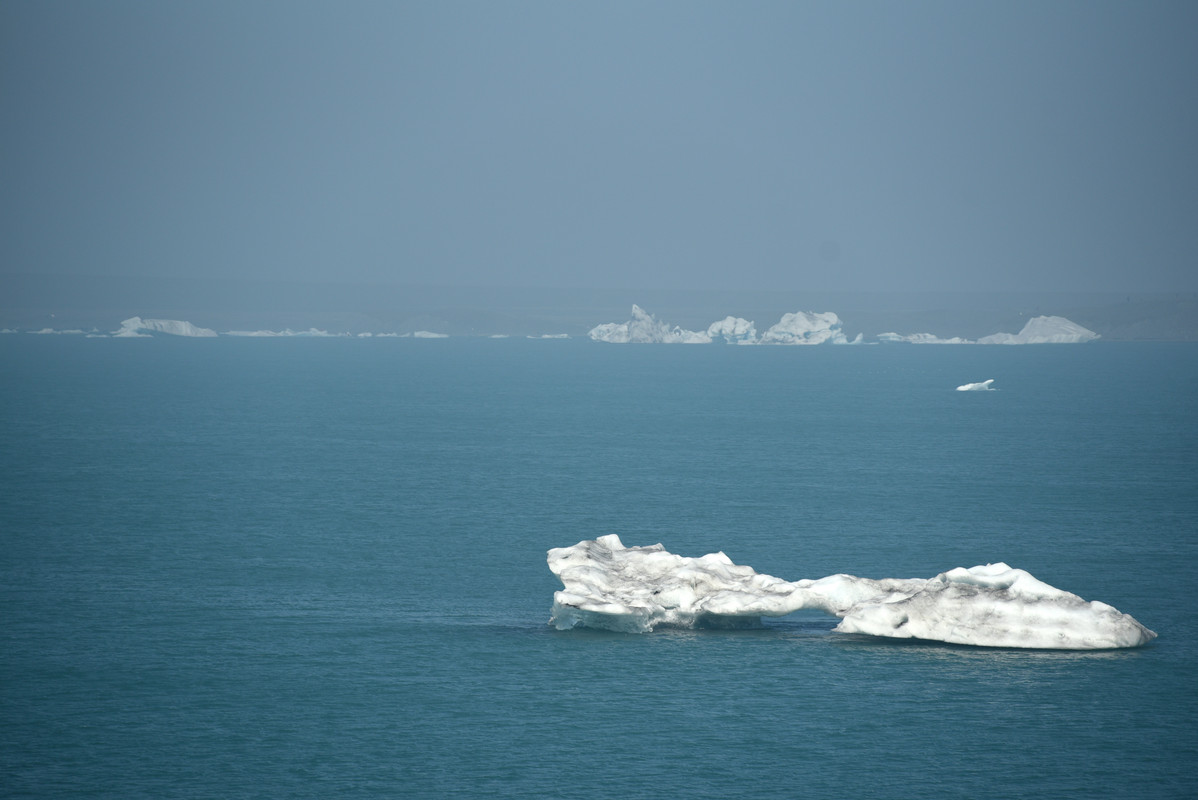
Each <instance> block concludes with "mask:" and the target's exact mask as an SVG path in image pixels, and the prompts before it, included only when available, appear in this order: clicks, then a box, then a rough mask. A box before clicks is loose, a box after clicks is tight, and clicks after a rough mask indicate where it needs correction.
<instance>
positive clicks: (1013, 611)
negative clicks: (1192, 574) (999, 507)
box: [548, 534, 1156, 650]
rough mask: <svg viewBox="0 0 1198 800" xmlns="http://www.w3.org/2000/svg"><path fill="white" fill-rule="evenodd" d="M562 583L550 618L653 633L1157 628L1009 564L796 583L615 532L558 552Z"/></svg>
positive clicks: (1049, 645)
mask: <svg viewBox="0 0 1198 800" xmlns="http://www.w3.org/2000/svg"><path fill="white" fill-rule="evenodd" d="M548 563H549V569H550V570H551V571H552V572H553V573H554V574H555V575H557V576H558V578H559V579H560V580H561V582H562V585H563V587H564V588H563V589H562V590H561V591H558V592H556V593H555V594H554V596H553V613H552V617H551V619H550V623H551V624H553V625H554V626H555V627H557V628H559V629H561V630H566V629H569V628H574V627H591V628H603V629H607V630H615V631H626V632H633V633H643V632H648V631H651V630H653V629H654V628H657V627H661V626H665V627H683V628H693V627H752V626H755V625H757V624H759V623H760V617H762V616H783V615H786V614H789V613H791V612H793V611H798V610H800V609H805V608H812V609H820V610H823V611H826V612H828V613H830V614H833V615H835V616H837V617H840V618H841V621H840V624H838V625H837V626H836V628H835V630H836V631H839V632H842V633H857V634H867V635H871V636H884V637H889V638H900V639H910V638H914V639H927V640H933V641H941V642H951V643H955V644H967V645H978V646H987V647H1026V648H1043V649H1067V650H1097V649H1107V648H1117V647H1136V646H1138V645H1142V644H1146V643H1147V642H1149V641H1151V640H1152V639H1154V638H1156V634H1155V633H1153V632H1152V631H1150V630H1148V629H1147V628H1145V627H1144V626H1143V625H1141V624H1140V623H1139V622H1137V621H1136V620H1135V619H1133V618H1132V617H1131V616H1129V615H1127V614H1123V613H1121V612H1119V611H1117V610H1115V609H1114V608H1112V607H1111V606H1109V605H1106V604H1105V603H1100V602H1097V601H1094V602H1086V601H1085V600H1083V599H1082V598H1080V597H1078V596H1077V595H1075V594H1071V593H1069V592H1066V591H1063V590H1061V589H1057V588H1055V587H1052V586H1049V585H1048V584H1046V583H1044V582H1042V581H1039V580H1037V579H1036V578H1034V577H1033V576H1032V575H1030V574H1029V573H1027V572H1025V571H1023V570H1019V569H1012V568H1011V567H1008V566H1007V565H1006V564H1002V563H998V564H987V565H984V566H977V567H971V568H969V569H965V568H963V567H958V568H956V569H951V570H948V571H947V572H942V573H940V574H939V575H937V576H936V577H934V578H930V579H922V578H885V579H881V580H874V579H870V578H858V577H855V576H852V575H831V576H828V577H826V578H820V579H819V580H799V581H795V582H789V581H785V580H782V579H781V578H775V577H773V576H772V575H763V574H759V573H757V572H756V571H754V570H753V568H752V567H747V566H740V565H737V564H734V563H733V562H732V560H731V559H729V558H728V556H726V555H724V554H723V553H710V554H708V555H705V556H702V557H700V558H688V557H685V556H679V555H674V554H673V553H670V552H667V551H666V550H665V548H664V547H662V546H661V545H660V544H655V545H648V546H645V547H625V546H624V544H623V543H622V542H621V541H620V538H619V537H618V536H616V535H614V534H612V535H609V536H601V537H599V538H598V539H594V540H588V541H582V542H579V543H578V544H576V545H573V546H572V547H559V548H554V549H552V550H550V551H549V553H548Z"/></svg>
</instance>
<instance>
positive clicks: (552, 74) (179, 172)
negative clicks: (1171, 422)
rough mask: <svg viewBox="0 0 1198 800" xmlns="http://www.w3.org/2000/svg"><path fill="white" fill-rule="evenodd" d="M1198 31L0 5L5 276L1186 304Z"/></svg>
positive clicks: (553, 13) (1113, 25)
mask: <svg viewBox="0 0 1198 800" xmlns="http://www.w3.org/2000/svg"><path fill="white" fill-rule="evenodd" d="M1196 32H1198V3H1195V2H1192V1H1191V0H1184V1H1183V2H1178V3H1159V2H1117V3H1114V2H1092V1H1091V0H1086V1H1085V2H1027V3H1023V2H1007V1H1006V0H1004V2H993V3H982V2H958V1H957V0H952V1H951V2H835V3H833V2H828V3H822V2H821V3H816V2H798V1H797V0H796V1H793V2H779V3H774V2H750V3H732V2H724V3H705V2H690V1H688V2H629V3H622V2H614V3H613V2H603V3H576V2H558V1H555V2H513V3H503V2H494V1H488V2H465V3H460V2H442V1H441V0H438V1H437V2H432V1H431V0H430V2H419V3H416V2H411V3H405V2H378V3H373V2H371V3H367V2H322V3H312V2H299V1H297V0H286V2H261V1H259V2H254V1H253V0H251V1H250V2H247V1H246V0H236V2H223V1H221V0H202V1H201V0H196V1H195V2H161V1H160V0H151V1H150V2H128V1H126V0H105V2H84V1H83V0H79V1H78V2H53V1H49V2H47V1H46V0H39V1H38V2H27V1H26V0H5V2H3V3H0V92H2V94H0V102H2V105H0V270H2V271H3V272H4V273H9V274H11V273H19V272H46V273H89V274H119V275H211V276H218V277H238V276H245V277H254V278H264V279H275V278H289V279H300V280H329V279H344V280H349V281H360V282H379V281H385V282H395V283H410V282H416V283H436V284H449V285H473V286H478V285H517V286H558V287H606V288H638V287H644V288H656V289H673V288H688V289H689V288H700V289H720V288H727V289H734V288H735V289H785V290H796V289H797V290H803V289H811V290H821V291H822V290H902V289H911V290H934V289H944V290H953V291H957V290H999V291H1056V290H1072V289H1096V290H1102V291H1136V290H1143V291H1161V290H1164V291H1168V290H1184V291H1194V290H1198V46H1195V38H1194V37H1195V33H1196Z"/></svg>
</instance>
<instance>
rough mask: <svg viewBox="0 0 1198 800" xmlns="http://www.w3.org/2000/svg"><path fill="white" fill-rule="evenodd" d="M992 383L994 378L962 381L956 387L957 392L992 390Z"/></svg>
mask: <svg viewBox="0 0 1198 800" xmlns="http://www.w3.org/2000/svg"><path fill="white" fill-rule="evenodd" d="M992 383H994V378H991V379H990V380H986V381H979V382H978V383H963V384H961V385H960V386H958V387H957V391H958V392H993V391H994V388H993V387H992V386H991V385H990V384H992Z"/></svg>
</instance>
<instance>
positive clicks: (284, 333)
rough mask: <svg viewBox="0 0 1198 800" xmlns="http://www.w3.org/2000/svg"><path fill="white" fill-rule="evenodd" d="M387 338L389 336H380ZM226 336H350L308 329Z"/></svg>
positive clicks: (234, 332) (247, 332)
mask: <svg viewBox="0 0 1198 800" xmlns="http://www.w3.org/2000/svg"><path fill="white" fill-rule="evenodd" d="M379 335H380V336H385V335H387V334H379ZM225 336H249V337H254V338H272V337H276V336H304V337H310V338H311V337H320V338H323V337H330V338H331V337H339V336H348V334H341V333H329V332H328V331H324V330H320V329H319V328H308V330H306V331H293V330H291V328H285V329H283V330H281V331H269V330H262V331H225Z"/></svg>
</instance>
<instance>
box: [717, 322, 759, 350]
mask: <svg viewBox="0 0 1198 800" xmlns="http://www.w3.org/2000/svg"><path fill="white" fill-rule="evenodd" d="M707 336H708V338H710V339H711V340H712V341H713V342H714V341H715V340H716V339H723V340H724V341H725V342H727V343H728V344H756V343H757V328H756V327H755V326H754V324H753V323H752V322H750V321H749V320H747V319H743V318H741V317H733V316H727V317H724V318H723V319H722V320H720V321H719V322H713V323H711V324H710V325H708V326H707Z"/></svg>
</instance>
